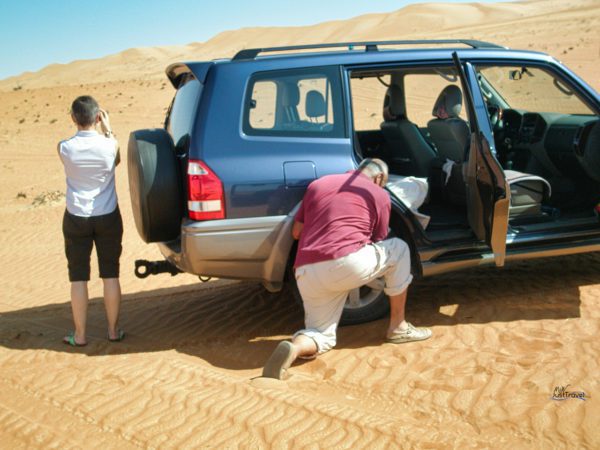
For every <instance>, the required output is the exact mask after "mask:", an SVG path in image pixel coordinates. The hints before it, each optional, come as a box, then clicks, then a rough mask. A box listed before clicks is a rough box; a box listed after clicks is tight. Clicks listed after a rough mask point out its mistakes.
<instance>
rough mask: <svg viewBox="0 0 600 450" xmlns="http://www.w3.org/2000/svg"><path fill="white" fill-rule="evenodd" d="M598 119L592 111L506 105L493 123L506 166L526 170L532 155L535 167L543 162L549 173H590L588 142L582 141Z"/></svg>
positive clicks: (579, 174)
mask: <svg viewBox="0 0 600 450" xmlns="http://www.w3.org/2000/svg"><path fill="white" fill-rule="evenodd" d="M598 123H600V121H599V119H598V117H595V116H591V115H577V114H557V113H532V112H526V111H522V110H516V109H506V110H504V111H502V114H501V116H500V119H499V120H498V121H497V122H496V124H495V127H494V135H495V137H496V139H495V140H496V149H497V154H498V157H499V160H500V163H501V164H502V166H503V167H504V168H506V169H513V170H519V171H523V172H527V168H528V167H530V164H531V163H532V162H533V161H532V158H533V159H535V163H536V167H539V166H540V165H541V166H542V167H541V168H542V169H545V172H548V173H550V174H561V175H563V176H566V177H569V178H573V177H575V178H577V177H581V176H583V177H589V173H588V172H589V170H588V169H589V167H586V166H587V165H588V162H587V161H586V158H584V157H583V153H584V152H583V149H582V148H581V145H580V144H583V145H585V143H580V142H579V141H580V140H581V137H582V133H583V131H584V130H587V129H589V128H590V126H594V125H595V124H598ZM591 150H596V149H591ZM591 150H590V151H591ZM597 152H600V149H597ZM597 169H598V173H599V174H600V167H599V168H597Z"/></svg>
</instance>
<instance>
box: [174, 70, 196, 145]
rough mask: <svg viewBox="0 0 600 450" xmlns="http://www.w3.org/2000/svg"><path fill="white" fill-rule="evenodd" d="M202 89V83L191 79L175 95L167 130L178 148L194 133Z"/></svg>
mask: <svg viewBox="0 0 600 450" xmlns="http://www.w3.org/2000/svg"><path fill="white" fill-rule="evenodd" d="M201 89H202V85H201V84H200V82H199V81H198V80H197V79H195V78H193V77H190V78H188V80H187V81H184V84H183V86H180V87H179V89H178V90H177V94H175V99H174V101H173V106H172V107H171V113H170V115H169V121H168V126H167V129H168V131H169V132H170V133H171V136H172V137H173V142H174V143H175V145H176V146H181V145H183V143H184V142H185V140H186V138H188V137H189V135H190V133H191V131H192V126H193V122H194V118H195V117H196V106H197V104H198V98H199V96H200V90H201Z"/></svg>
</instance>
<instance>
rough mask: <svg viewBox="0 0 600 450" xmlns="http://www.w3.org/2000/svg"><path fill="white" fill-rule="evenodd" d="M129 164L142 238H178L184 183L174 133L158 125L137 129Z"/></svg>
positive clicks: (131, 189)
mask: <svg viewBox="0 0 600 450" xmlns="http://www.w3.org/2000/svg"><path fill="white" fill-rule="evenodd" d="M127 166H128V175H129V192H130V195H131V206H132V209H133V216H134V219H135V225H136V228H137V230H138V233H139V235H140V236H141V238H142V239H143V240H144V241H145V242H148V243H149V242H164V241H170V240H173V239H176V238H177V237H178V236H179V233H180V225H181V216H182V213H183V206H182V194H181V191H182V187H181V184H182V183H181V176H180V174H179V167H178V163H177V158H176V156H175V150H174V145H173V140H172V139H171V136H170V135H169V134H168V133H167V132H166V131H165V130H163V129H158V128H157V129H150V130H137V131H133V132H132V133H131V134H130V135H129V144H128V147H127Z"/></svg>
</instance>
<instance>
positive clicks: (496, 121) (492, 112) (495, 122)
mask: <svg viewBox="0 0 600 450" xmlns="http://www.w3.org/2000/svg"><path fill="white" fill-rule="evenodd" d="M487 110H488V116H489V118H490V124H491V125H492V130H494V131H495V130H497V129H499V128H502V114H503V112H504V111H503V110H502V108H501V107H500V106H498V105H492V104H489V103H488V105H487Z"/></svg>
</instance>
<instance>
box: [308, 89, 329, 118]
mask: <svg viewBox="0 0 600 450" xmlns="http://www.w3.org/2000/svg"><path fill="white" fill-rule="evenodd" d="M326 112H327V105H326V104H325V98H324V97H323V94H321V93H320V92H319V91H308V92H307V93H306V115H307V116H308V117H321V116H324V115H325V113H326Z"/></svg>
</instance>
